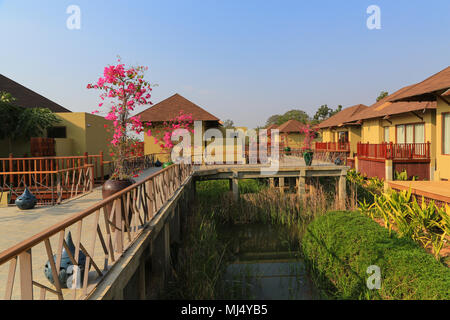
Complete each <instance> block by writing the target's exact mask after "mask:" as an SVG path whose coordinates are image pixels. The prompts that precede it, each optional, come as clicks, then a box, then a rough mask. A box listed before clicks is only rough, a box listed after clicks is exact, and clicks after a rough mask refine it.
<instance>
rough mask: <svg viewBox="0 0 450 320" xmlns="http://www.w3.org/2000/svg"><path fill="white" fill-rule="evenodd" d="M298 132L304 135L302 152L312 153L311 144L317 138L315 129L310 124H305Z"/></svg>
mask: <svg viewBox="0 0 450 320" xmlns="http://www.w3.org/2000/svg"><path fill="white" fill-rule="evenodd" d="M300 132H301V133H304V134H305V139H304V140H303V148H302V150H303V151H312V142H313V140H314V139H315V138H316V137H317V129H315V128H314V127H312V126H311V125H310V124H306V125H304V126H303V127H302V128H301V130H300Z"/></svg>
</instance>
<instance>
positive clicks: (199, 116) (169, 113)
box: [138, 93, 223, 162]
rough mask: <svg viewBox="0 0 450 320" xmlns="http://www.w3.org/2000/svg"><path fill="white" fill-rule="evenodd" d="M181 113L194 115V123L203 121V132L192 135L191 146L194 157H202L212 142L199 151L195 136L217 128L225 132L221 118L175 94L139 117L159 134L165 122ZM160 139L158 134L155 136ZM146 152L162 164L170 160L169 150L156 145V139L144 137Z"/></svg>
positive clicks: (206, 143)
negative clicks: (220, 121)
mask: <svg viewBox="0 0 450 320" xmlns="http://www.w3.org/2000/svg"><path fill="white" fill-rule="evenodd" d="M180 112H183V114H190V115H192V120H193V121H201V126H202V130H201V132H198V131H199V130H197V131H196V132H194V133H193V134H191V144H192V146H193V149H192V151H191V153H192V155H193V156H194V155H195V154H197V155H202V154H203V152H204V149H205V148H206V147H207V145H208V144H209V143H211V142H212V141H211V142H209V143H208V142H202V146H201V148H200V149H199V150H197V149H194V140H195V138H196V137H195V135H199V134H202V133H204V132H205V131H206V130H207V129H210V128H215V129H219V130H221V132H223V128H222V127H221V125H220V123H219V118H217V117H215V116H214V115H212V114H211V113H209V112H207V111H206V110H204V109H203V108H201V107H199V106H198V105H196V104H195V103H193V102H191V101H189V100H188V99H186V98H184V97H182V96H181V95H179V94H178V93H177V94H174V95H173V96H171V97H169V98H167V99H165V100H163V101H161V102H159V103H157V104H155V105H154V106H152V107H150V108H148V109H146V110H144V111H142V112H141V113H139V114H138V115H140V116H141V121H142V122H149V123H151V126H150V127H148V129H150V130H151V131H152V132H157V131H158V130H161V129H162V128H163V127H164V122H166V123H167V122H170V121H171V120H173V119H175V118H176V117H177V116H178V115H179V114H180ZM155 135H156V136H157V137H158V134H155ZM159 138H160V137H159ZM198 138H200V140H201V141H204V139H203V136H202V137H198V136H197V140H198ZM144 152H145V154H156V155H157V156H156V158H157V159H159V160H160V161H161V162H165V161H168V160H169V153H168V152H169V150H164V149H163V148H161V147H160V143H155V137H154V136H153V135H152V136H148V135H147V134H145V135H144Z"/></svg>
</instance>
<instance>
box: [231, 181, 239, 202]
mask: <svg viewBox="0 0 450 320" xmlns="http://www.w3.org/2000/svg"><path fill="white" fill-rule="evenodd" d="M231 181H232V183H231V184H232V190H233V200H234V201H238V200H239V183H238V179H236V178H234V179H231Z"/></svg>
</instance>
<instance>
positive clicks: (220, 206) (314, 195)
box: [165, 180, 337, 300]
mask: <svg viewBox="0 0 450 320" xmlns="http://www.w3.org/2000/svg"><path fill="white" fill-rule="evenodd" d="M239 189H240V191H241V196H240V199H239V201H233V197H232V194H231V192H230V191H229V184H228V181H205V182H198V183H197V199H196V204H195V207H194V210H193V212H192V213H191V214H190V215H189V217H188V223H187V224H186V225H185V226H184V228H185V232H184V233H183V234H185V235H187V239H185V240H184V242H183V245H182V247H181V248H180V250H179V256H178V259H177V265H176V266H175V268H174V270H173V281H171V283H170V284H169V288H168V291H167V292H168V294H167V295H166V296H165V298H168V299H170V298H174V299H195V300H197V299H240V298H249V297H248V296H245V294H246V293H248V290H246V288H236V287H233V288H231V289H230V287H229V284H227V285H226V284H224V282H223V281H221V279H222V276H223V275H224V273H225V270H226V267H227V264H228V263H230V261H231V260H232V257H233V254H232V252H231V251H230V250H229V248H228V244H227V243H226V242H224V240H223V239H222V238H221V237H220V233H219V231H218V229H219V227H224V226H225V227H226V226H233V225H243V224H256V223H265V224H273V225H277V226H283V227H285V228H286V233H287V235H288V238H289V239H290V240H291V241H297V242H298V243H300V242H301V237H302V235H303V233H304V231H305V230H306V226H307V225H308V224H309V223H310V222H311V221H312V220H313V219H314V218H315V217H317V216H320V215H323V214H325V213H326V212H327V211H328V210H331V209H335V208H336V206H337V201H336V199H335V198H336V197H335V194H332V193H327V192H326V191H325V190H324V188H323V187H322V186H320V185H319V184H317V185H316V186H315V187H314V192H311V193H310V194H309V195H307V197H306V198H305V199H303V200H302V199H299V197H298V195H297V194H295V193H290V192H288V191H285V192H281V191H280V190H279V189H278V188H270V187H269V186H268V183H267V182H259V181H257V180H240V181H239ZM298 248H300V246H298ZM236 283H241V284H242V282H239V281H237V282H236ZM227 286H228V287H227ZM239 293H244V296H239Z"/></svg>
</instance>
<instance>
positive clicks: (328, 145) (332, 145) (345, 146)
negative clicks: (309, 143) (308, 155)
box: [315, 142, 350, 152]
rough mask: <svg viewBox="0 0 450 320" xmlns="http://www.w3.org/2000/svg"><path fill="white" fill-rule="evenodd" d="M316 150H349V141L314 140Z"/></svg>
mask: <svg viewBox="0 0 450 320" xmlns="http://www.w3.org/2000/svg"><path fill="white" fill-rule="evenodd" d="M315 150H316V151H322V152H329V151H335V152H350V143H348V142H316V145H315Z"/></svg>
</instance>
